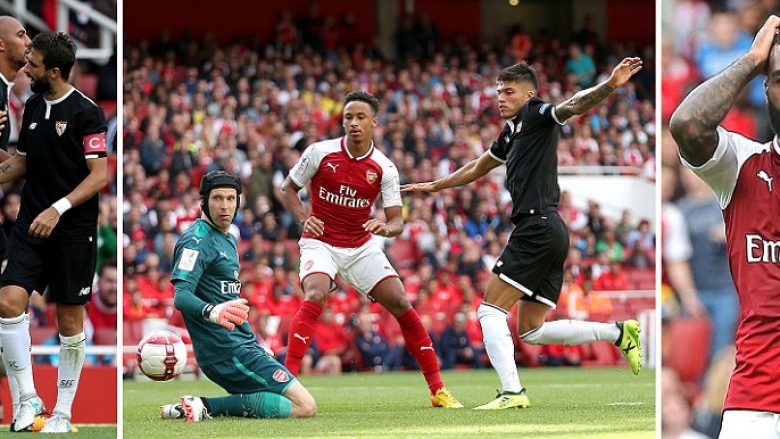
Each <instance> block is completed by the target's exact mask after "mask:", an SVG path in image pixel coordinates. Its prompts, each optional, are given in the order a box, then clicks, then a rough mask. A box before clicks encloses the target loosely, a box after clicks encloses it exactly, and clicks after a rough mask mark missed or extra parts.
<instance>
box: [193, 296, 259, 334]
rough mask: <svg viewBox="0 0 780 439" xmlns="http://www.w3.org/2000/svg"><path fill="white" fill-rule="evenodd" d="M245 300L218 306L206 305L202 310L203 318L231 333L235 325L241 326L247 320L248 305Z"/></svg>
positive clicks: (236, 300) (230, 301)
mask: <svg viewBox="0 0 780 439" xmlns="http://www.w3.org/2000/svg"><path fill="white" fill-rule="evenodd" d="M246 303H247V302H246V299H235V300H229V301H227V302H224V303H220V304H219V305H211V304H209V305H206V307H205V308H203V317H204V318H205V319H206V320H208V321H210V322H212V323H216V324H217V325H219V326H222V327H223V328H225V329H227V330H228V331H232V330H233V329H234V328H235V327H236V326H237V325H241V324H243V323H244V322H246V321H247V319H248V318H249V305H247V304H246Z"/></svg>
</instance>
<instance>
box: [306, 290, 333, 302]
mask: <svg viewBox="0 0 780 439" xmlns="http://www.w3.org/2000/svg"><path fill="white" fill-rule="evenodd" d="M304 298H305V300H306V301H308V302H314V303H316V304H318V305H320V306H323V305H325V299H327V298H328V291H327V290H326V289H324V288H319V287H311V288H307V289H306V291H305V295H304Z"/></svg>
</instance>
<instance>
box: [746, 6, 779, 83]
mask: <svg viewBox="0 0 780 439" xmlns="http://www.w3.org/2000/svg"><path fill="white" fill-rule="evenodd" d="M779 32H780V17H778V16H777V15H770V16H769V18H767V19H766V21H765V22H764V25H763V26H761V29H759V30H758V32H757V33H756V37H755V38H754V39H753V45H752V46H750V50H749V51H748V55H750V56H752V57H753V59H754V60H755V61H756V62H757V63H758V65H757V66H756V68H757V70H760V69H763V68H764V63H766V60H767V59H769V51H770V50H771V49H772V43H773V42H774V40H775V35H776V34H778V33H779Z"/></svg>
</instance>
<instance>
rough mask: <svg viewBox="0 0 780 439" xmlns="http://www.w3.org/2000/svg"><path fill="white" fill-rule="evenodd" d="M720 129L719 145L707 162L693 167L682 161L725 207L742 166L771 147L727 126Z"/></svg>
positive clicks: (718, 130) (723, 207) (681, 158)
mask: <svg viewBox="0 0 780 439" xmlns="http://www.w3.org/2000/svg"><path fill="white" fill-rule="evenodd" d="M717 132H718V146H717V148H716V149H715V153H714V154H713V155H712V157H711V158H710V159H709V160H707V162H706V163H704V164H703V165H701V166H693V165H691V164H690V163H688V162H687V161H686V160H685V159H684V158H683V157H682V156H680V160H681V161H682V163H683V165H685V166H686V167H687V168H689V169H690V170H691V171H693V172H694V173H695V174H696V175H698V176H699V178H701V179H702V180H704V181H705V182H706V183H707V184H708V185H709V186H710V187H711V188H712V190H713V191H715V195H716V196H717V197H718V202H719V203H720V207H721V209H725V208H726V206H728V205H729V203H730V202H731V195H732V194H733V193H734V188H735V187H736V186H737V177H739V170H740V169H741V168H742V165H743V164H744V163H745V161H746V160H747V159H748V158H749V157H750V156H752V155H754V154H759V153H761V152H762V151H765V150H766V149H767V148H768V147H769V146H768V145H764V144H761V143H758V142H755V141H753V140H750V139H748V138H746V137H744V136H742V135H740V134H737V133H732V132H731V131H727V130H726V129H725V128H723V127H718V129H717Z"/></svg>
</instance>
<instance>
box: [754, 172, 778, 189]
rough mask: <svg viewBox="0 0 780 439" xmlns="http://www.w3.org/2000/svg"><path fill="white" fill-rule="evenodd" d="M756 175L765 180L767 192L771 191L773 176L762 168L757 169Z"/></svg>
mask: <svg viewBox="0 0 780 439" xmlns="http://www.w3.org/2000/svg"><path fill="white" fill-rule="evenodd" d="M756 177H758V178H760V179H762V180H764V181H765V182H766V184H767V186H769V192H772V180H774V178H773V177H770V176H769V174H767V173H766V171H764V170H763V169H762V170H760V171H758V174H756Z"/></svg>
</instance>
